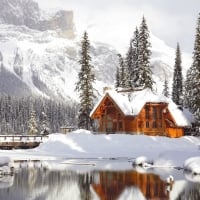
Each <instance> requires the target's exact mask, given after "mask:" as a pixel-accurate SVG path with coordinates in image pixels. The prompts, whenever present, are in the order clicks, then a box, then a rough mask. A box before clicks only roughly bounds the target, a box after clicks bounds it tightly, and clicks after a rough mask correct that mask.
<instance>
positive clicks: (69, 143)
mask: <svg viewBox="0 0 200 200" xmlns="http://www.w3.org/2000/svg"><path fill="white" fill-rule="evenodd" d="M198 145H199V139H198V138H197V137H192V136H185V137H181V138H168V137H161V136H146V135H128V134H110V135H106V134H98V135H94V134H92V133H91V132H89V131H85V130H77V131H74V132H71V133H69V134H67V135H64V134H60V133H56V134H51V135H49V138H48V140H47V141H46V142H44V143H42V144H40V146H39V147H37V148H35V149H29V150H9V151H5V150H0V156H1V155H2V156H3V155H5V152H6V155H7V156H8V157H10V158H12V159H14V160H31V159H33V160H34V159H35V160H66V163H68V161H69V160H77V159H78V160H79V162H78V164H81V163H85V162H89V160H94V164H96V162H97V160H98V161H99V160H101V161H103V160H106V161H112V163H115V164H116V166H117V163H119V162H121V161H123V162H124V161H126V163H127V165H129V167H132V161H134V160H135V159H136V158H138V157H141V156H144V157H146V158H145V159H146V160H147V161H152V162H153V164H154V165H155V166H157V167H163V168H164V167H166V168H170V167H183V166H184V165H183V164H184V162H185V160H187V159H189V158H192V157H197V158H199V159H200V157H199V154H200V150H199V147H198ZM113 161H116V162H113ZM127 161H128V162H127ZM197 161H198V159H196V160H195V161H194V162H195V163H196V164H197V165H198V163H199V161H198V162H197ZM121 163H122V162H121ZM147 163H148V162H147ZM104 164H105V165H104ZM101 166H102V167H103V168H106V169H108V168H112V166H111V165H109V164H108V165H106V163H103V164H102V165H101ZM116 166H115V167H116ZM187 167H189V165H187ZM192 169H194V168H192ZM195 170H196V169H195Z"/></svg>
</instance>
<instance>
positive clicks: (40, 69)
mask: <svg viewBox="0 0 200 200" xmlns="http://www.w3.org/2000/svg"><path fill="white" fill-rule="evenodd" d="M2 2H4V3H5V4H6V3H7V4H9V3H16V4H17V2H18V3H20V6H21V7H23V6H25V5H26V3H30V4H31V3H33V4H34V5H35V7H33V8H35V10H36V11H35V12H33V13H35V15H36V16H35V17H34V16H32V18H33V19H38V20H39V21H40V19H41V17H42V14H41V13H42V11H41V10H40V8H39V7H38V5H37V3H34V2H33V1H32V0H20V1H18V0H3V1H1V3H2ZM23 2H25V3H24V4H23ZM22 5H23V6H22ZM7 6H8V5H7ZM11 7H12V6H10V7H9V8H11ZM5 8H6V7H5ZM33 8H32V9H33ZM14 9H15V8H14ZM8 10H9V9H8ZM62 12H64V13H65V11H62ZM62 12H61V13H62ZM66 12H67V11H66ZM70 12H72V11H70ZM2 13H4V14H5V12H2ZM11 13H15V12H14V11H13V12H11ZM38 13H39V14H38ZM57 13H60V11H57ZM7 15H8V14H7ZM13 16H14V15H13ZM38 16H39V17H38ZM48 16H49V19H47V18H48V17H46V20H47V21H48V20H50V21H51V19H52V16H54V14H52V15H50V14H49V15H48ZM21 17H22V18H23V19H24V18H25V17H26V15H25V14H24V13H23V12H22V16H21ZM65 17H67V16H65ZM2 19H3V18H2V14H0V22H1V23H0V64H1V71H0V85H1V87H0V93H1V94H5V92H6V91H7V94H9V95H19V96H22V95H31V94H35V95H42V96H45V97H47V98H56V99H63V100H66V99H68V100H71V99H73V100H77V99H78V96H77V94H76V92H75V91H74V88H75V83H76V82H77V78H78V72H79V70H80V64H79V63H78V61H79V59H80V58H79V55H80V49H81V48H80V40H81V38H77V37H76V36H75V34H74V29H75V28H74V27H75V26H74V22H73V18H70V19H69V21H70V24H73V26H72V27H70V29H69V30H70V31H72V32H73V35H74V37H64V36H63V35H62V34H61V32H62V31H64V30H65V28H66V27H65V28H63V30H61V31H60V29H59V28H58V26H57V24H56V23H55V27H53V28H49V27H48V26H47V27H46V30H40V29H39V28H35V25H33V24H32V25H30V24H29V26H27V25H26V23H21V22H20V23H21V24H17V23H7V22H6V21H3V20H2ZM60 19H63V18H62V17H61V18H60ZM42 20H43V19H42ZM36 21H37V20H36ZM35 24H37V22H35ZM60 24H61V28H62V24H63V22H61V23H60ZM63 33H65V31H64V32H63ZM150 40H151V43H152V57H151V65H152V71H153V79H154V80H155V82H156V84H155V88H156V90H157V91H158V92H161V91H162V89H163V84H164V80H165V78H167V79H168V82H169V84H171V83H172V77H173V65H174V60H175V49H173V48H171V47H168V46H167V45H166V44H165V43H164V42H163V41H162V40H160V39H158V38H157V37H155V36H154V35H153V34H150ZM90 50H91V51H90V54H91V57H92V64H93V66H94V70H95V75H96V84H95V88H96V89H97V90H98V91H99V93H100V94H101V93H102V88H103V87H104V86H108V85H114V79H115V71H116V67H117V65H118V57H117V54H118V52H117V51H116V50H115V49H114V48H113V47H112V46H110V45H108V44H103V43H98V42H95V41H91V49H90ZM182 57H183V59H182V60H183V64H182V65H183V74H184V76H185V73H186V70H187V69H188V68H189V67H190V65H191V56H190V55H188V54H185V53H183V54H182ZM12 79H13V80H14V81H13V82H12V81H10V80H12Z"/></svg>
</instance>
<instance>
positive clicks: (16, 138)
mask: <svg viewBox="0 0 200 200" xmlns="http://www.w3.org/2000/svg"><path fill="white" fill-rule="evenodd" d="M47 138H48V135H0V142H27V143H28V142H44V141H46V140H47Z"/></svg>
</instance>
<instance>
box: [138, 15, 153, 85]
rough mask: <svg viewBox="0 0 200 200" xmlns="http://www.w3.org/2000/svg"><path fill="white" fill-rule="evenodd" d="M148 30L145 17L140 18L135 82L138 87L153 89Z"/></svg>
mask: <svg viewBox="0 0 200 200" xmlns="http://www.w3.org/2000/svg"><path fill="white" fill-rule="evenodd" d="M150 47H151V44H150V41H149V30H148V27H147V23H146V19H145V18H144V17H143V18H142V23H141V25H140V29H139V52H138V66H139V70H138V79H137V80H136V84H137V86H139V87H144V88H150V89H153V80H152V71H151V66H150V56H151V50H150Z"/></svg>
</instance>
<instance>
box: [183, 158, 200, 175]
mask: <svg viewBox="0 0 200 200" xmlns="http://www.w3.org/2000/svg"><path fill="white" fill-rule="evenodd" d="M183 167H184V170H185V171H188V172H190V173H192V174H193V175H199V176H200V157H192V158H189V159H187V160H186V161H185V162H184V166H183Z"/></svg>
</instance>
